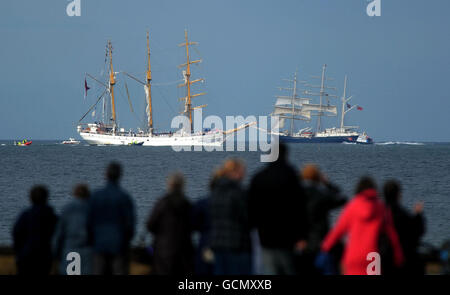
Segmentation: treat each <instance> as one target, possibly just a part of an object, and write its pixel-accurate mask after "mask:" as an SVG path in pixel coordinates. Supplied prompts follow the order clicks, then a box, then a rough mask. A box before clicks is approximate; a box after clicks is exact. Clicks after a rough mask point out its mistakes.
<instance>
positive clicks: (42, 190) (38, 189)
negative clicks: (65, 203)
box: [30, 185, 48, 205]
mask: <svg viewBox="0 0 450 295" xmlns="http://www.w3.org/2000/svg"><path fill="white" fill-rule="evenodd" d="M47 200H48V189H47V188H46V187H45V186H44V185H36V186H34V187H32V188H31V190H30V201H31V204H33V205H45V204H47Z"/></svg>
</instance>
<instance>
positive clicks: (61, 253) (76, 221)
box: [53, 184, 93, 275]
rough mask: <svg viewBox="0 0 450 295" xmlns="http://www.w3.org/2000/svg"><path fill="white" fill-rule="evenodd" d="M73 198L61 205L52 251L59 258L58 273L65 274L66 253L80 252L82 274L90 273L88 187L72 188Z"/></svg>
mask: <svg viewBox="0 0 450 295" xmlns="http://www.w3.org/2000/svg"><path fill="white" fill-rule="evenodd" d="M72 195H73V197H74V198H73V199H72V200H71V201H70V202H69V203H68V204H67V205H66V206H64V207H63V209H62V211H61V217H60V218H59V221H58V225H57V226H56V231H55V235H54V238H53V253H54V255H55V257H56V258H57V260H59V274H67V265H68V264H69V263H70V262H71V261H67V254H68V253H70V252H77V253H78V254H80V258H81V264H80V268H81V269H80V270H81V274H82V275H88V274H92V258H93V257H92V247H91V246H90V245H89V235H88V214H89V204H88V200H89V189H88V187H87V186H86V185H84V184H79V185H77V186H75V188H74V189H73V193H72Z"/></svg>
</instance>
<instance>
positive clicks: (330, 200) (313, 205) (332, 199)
mask: <svg viewBox="0 0 450 295" xmlns="http://www.w3.org/2000/svg"><path fill="white" fill-rule="evenodd" d="M302 178H303V188H304V190H305V195H306V210H307V217H308V239H307V247H306V250H305V251H304V253H303V255H302V260H301V262H303V263H302V264H304V265H301V271H302V272H306V273H307V274H311V273H314V259H315V257H316V256H317V254H318V253H319V252H320V246H321V244H322V241H323V239H324V238H325V236H326V234H327V233H328V232H329V230H330V222H329V215H330V212H331V210H333V209H336V208H338V207H341V206H342V205H344V204H345V203H346V201H347V200H346V198H345V197H344V196H343V195H342V194H341V193H340V189H339V188H338V187H337V186H335V185H333V184H332V183H331V182H329V181H328V179H327V178H326V177H325V175H323V174H322V173H321V172H320V170H319V168H318V167H317V166H315V165H306V166H305V167H303V169H302Z"/></svg>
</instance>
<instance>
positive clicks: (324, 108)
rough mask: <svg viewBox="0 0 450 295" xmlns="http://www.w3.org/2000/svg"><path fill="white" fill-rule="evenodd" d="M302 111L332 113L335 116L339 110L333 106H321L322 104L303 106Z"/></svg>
mask: <svg viewBox="0 0 450 295" xmlns="http://www.w3.org/2000/svg"><path fill="white" fill-rule="evenodd" d="M302 110H303V111H305V112H306V111H308V112H311V111H318V112H328V113H332V114H334V115H336V114H337V108H336V106H332V105H320V104H303V105H302Z"/></svg>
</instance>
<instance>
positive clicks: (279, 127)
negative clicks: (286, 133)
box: [272, 117, 286, 129]
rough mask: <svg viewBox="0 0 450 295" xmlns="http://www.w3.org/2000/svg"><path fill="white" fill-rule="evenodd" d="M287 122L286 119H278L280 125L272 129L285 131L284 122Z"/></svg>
mask: <svg viewBox="0 0 450 295" xmlns="http://www.w3.org/2000/svg"><path fill="white" fill-rule="evenodd" d="M285 121H286V118H284V117H278V125H275V126H273V127H272V129H275V128H278V129H283V128H284V122H285Z"/></svg>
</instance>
